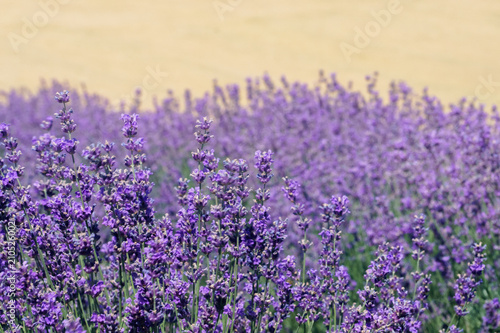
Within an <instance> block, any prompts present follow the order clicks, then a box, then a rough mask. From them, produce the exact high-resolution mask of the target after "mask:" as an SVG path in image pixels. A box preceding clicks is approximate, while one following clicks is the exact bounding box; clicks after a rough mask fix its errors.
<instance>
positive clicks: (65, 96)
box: [54, 90, 69, 103]
mask: <svg viewBox="0 0 500 333" xmlns="http://www.w3.org/2000/svg"><path fill="white" fill-rule="evenodd" d="M54 99H55V100H56V101H57V102H58V103H68V102H69V91H67V90H63V91H61V92H57V93H56V95H55V97H54Z"/></svg>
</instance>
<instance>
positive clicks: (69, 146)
mask: <svg viewBox="0 0 500 333" xmlns="http://www.w3.org/2000/svg"><path fill="white" fill-rule="evenodd" d="M78 143H79V141H78V140H76V139H75V138H73V139H69V140H66V141H65V142H64V150H65V151H66V152H67V153H68V154H70V155H74V154H75V152H76V146H77V145H78Z"/></svg>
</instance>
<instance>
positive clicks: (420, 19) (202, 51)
mask: <svg viewBox="0 0 500 333" xmlns="http://www.w3.org/2000/svg"><path fill="white" fill-rule="evenodd" d="M55 1H59V2H55ZM390 1H397V0H384V1H381V0H370V1H368V0H356V1H354V0H350V1H347V0H345V1H344V0H343V1H340V0H301V1H299V0H221V1H212V0H151V1H137V0H136V1H129V0H42V1H27V0H0V4H1V14H0V15H1V25H0V36H1V38H0V61H1V62H0V89H10V88H12V87H20V86H26V87H28V88H30V89H35V88H37V87H38V86H39V84H40V79H41V78H46V79H51V78H56V79H59V80H66V81H67V82H69V83H70V84H71V85H73V86H80V85H81V84H82V83H85V85H86V86H87V89H88V90H89V91H91V92H100V93H102V94H104V95H105V96H107V97H109V98H110V99H111V100H112V101H114V102H116V101H118V100H119V99H120V98H127V96H130V95H131V94H132V92H133V91H134V89H135V88H136V87H140V86H142V87H143V90H144V91H145V92H144V93H145V95H146V96H145V97H146V99H148V100H150V99H151V96H153V95H158V96H160V97H163V96H165V94H166V93H165V92H166V90H168V89H172V90H174V92H175V93H176V95H181V94H182V93H183V90H184V89H185V88H188V87H189V88H191V89H192V90H193V91H194V93H195V94H200V93H202V92H204V91H205V90H209V89H211V85H212V80H213V79H218V81H219V82H220V83H231V82H238V83H242V82H244V79H245V78H246V77H247V76H259V75H261V74H263V73H264V72H265V71H268V72H269V74H270V75H271V76H272V77H274V78H279V77H280V76H281V75H282V74H286V75H287V76H288V77H289V78H290V79H300V80H302V81H305V82H310V83H313V82H314V81H315V80H316V78H317V73H318V70H319V69H324V70H325V72H327V73H330V72H336V73H337V74H338V77H339V79H340V81H341V82H344V83H347V82H348V81H353V83H354V87H355V88H359V89H364V76H365V75H366V74H370V73H372V72H373V71H379V73H380V83H381V88H383V90H384V92H385V91H387V84H388V83H389V81H390V80H393V79H394V80H405V81H407V83H408V84H410V85H411V86H413V87H414V88H416V89H417V90H418V91H420V90H421V89H422V88H423V87H424V86H428V87H429V89H430V92H431V93H433V94H436V95H438V96H439V97H441V98H442V99H443V100H444V101H446V102H450V101H456V100H457V99H459V98H460V97H462V96H467V97H474V96H475V95H476V97H477V98H478V99H479V100H480V101H481V102H484V103H487V104H488V105H490V104H492V103H496V104H500V1H499V0H481V1H477V0H476V1H473V0H443V1H437V0H400V6H401V8H402V10H401V12H400V13H399V14H395V15H391V21H390V23H389V24H388V25H387V26H386V27H381V29H380V31H379V32H378V33H377V34H374V36H373V37H371V38H370V44H369V45H368V46H366V47H364V48H360V50H359V51H360V53H359V54H354V55H353V56H352V59H351V61H350V62H349V61H348V60H347V59H346V57H345V56H344V55H343V53H342V51H341V49H340V45H341V43H349V44H351V45H353V46H356V44H355V43H354V37H355V28H356V27H359V28H360V29H364V28H365V26H366V25H367V24H369V25H370V21H374V17H373V16H372V14H371V12H372V11H380V10H383V9H387V7H388V5H389V2H390ZM43 3H56V4H57V7H58V8H53V9H54V10H53V12H50V13H49V14H52V16H53V17H50V15H48V14H46V10H44V9H42V7H41V4H43ZM221 4H225V5H226V9H231V10H227V11H225V12H223V13H220V12H218V11H217V9H216V5H221ZM44 17H45V18H48V20H46V21H44ZM34 20H38V21H36V22H34ZM27 21H28V22H30V23H37V24H38V25H39V27H36V29H37V30H36V31H35V33H33V31H31V32H30V31H28V33H26V31H25V32H24V34H23V26H26V25H27V24H28V25H29V24H30V23H26V22H27ZM25 30H26V28H25ZM375 32H376V31H375ZM13 36H15V38H18V37H19V38H24V39H22V43H20V44H18V45H17V52H16V50H15V49H16V45H15V43H12V41H10V40H9V39H12V38H14V37H13ZM19 38H18V40H19ZM154 68H158V69H159V70H160V71H161V72H162V73H168V76H167V77H165V76H163V75H162V76H160V77H159V79H158V80H157V81H153V80H151V78H147V76H148V75H149V70H151V69H154ZM488 77H490V80H492V81H493V82H494V84H493V85H491V86H489V87H484V84H482V83H481V82H482V79H481V78H483V79H484V80H488ZM145 79H146V81H144V80H145ZM143 82H146V84H145V85H144V84H143ZM481 85H483V87H479V86H481ZM478 87H479V88H478ZM488 89H489V90H488ZM146 104H150V103H146Z"/></svg>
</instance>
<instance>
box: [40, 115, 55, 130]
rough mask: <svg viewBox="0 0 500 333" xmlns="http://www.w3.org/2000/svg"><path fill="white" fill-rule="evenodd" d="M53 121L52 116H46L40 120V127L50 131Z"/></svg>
mask: <svg viewBox="0 0 500 333" xmlns="http://www.w3.org/2000/svg"><path fill="white" fill-rule="evenodd" d="M53 123H54V118H52V117H47V118H45V120H42V122H41V123H40V127H41V128H42V129H44V130H46V131H50V130H51V128H52V124H53Z"/></svg>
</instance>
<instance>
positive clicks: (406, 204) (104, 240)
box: [0, 73, 500, 333]
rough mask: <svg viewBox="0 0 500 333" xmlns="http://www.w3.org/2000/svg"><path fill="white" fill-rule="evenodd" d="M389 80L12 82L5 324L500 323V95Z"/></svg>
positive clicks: (2, 96)
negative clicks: (130, 92)
mask: <svg viewBox="0 0 500 333" xmlns="http://www.w3.org/2000/svg"><path fill="white" fill-rule="evenodd" d="M376 81H377V76H376V75H373V76H368V77H367V78H366V89H365V90H364V91H356V90H353V89H352V88H351V87H350V86H349V85H347V86H346V85H344V84H342V83H340V82H339V81H338V80H337V78H336V76H335V75H334V74H332V75H326V74H323V73H321V75H320V79H319V81H318V82H319V83H318V84H317V85H315V86H311V85H307V84H304V83H302V82H288V81H287V79H286V78H285V77H283V78H282V79H281V81H279V82H278V81H272V80H271V78H270V77H268V76H266V75H264V76H263V77H258V78H249V79H248V80H247V84H246V85H242V86H239V85H228V86H225V87H221V86H217V85H215V86H214V89H213V91H212V92H211V93H207V94H205V95H203V96H195V95H192V94H191V93H190V92H189V91H186V93H185V94H184V96H175V95H174V94H170V95H168V96H167V97H165V98H163V99H162V100H161V102H158V103H156V104H155V106H154V108H153V109H152V110H148V109H144V108H143V107H142V106H141V95H140V93H138V95H137V96H136V101H135V102H134V103H132V104H127V105H125V104H124V105H122V107H121V109H116V107H114V106H112V105H111V104H110V103H109V101H108V100H107V99H106V96H105V94H103V95H95V94H89V93H85V92H83V93H82V92H78V91H77V90H74V89H72V87H68V86H62V85H61V84H60V83H57V82H53V83H51V84H46V85H44V86H42V88H40V89H39V90H38V91H37V92H35V93H32V92H30V91H27V90H11V91H3V92H0V136H1V140H2V144H1V145H0V171H1V173H0V177H1V183H0V186H1V187H0V217H1V219H0V221H1V224H2V227H1V229H0V281H1V285H0V288H1V293H0V301H1V303H2V305H1V306H0V332H37V333H38V332H40V333H41V332H155V333H159V332H162V333H170V332H193V333H195V332H217V333H227V332H252V333H254V332H300V333H302V332H304V333H310V332H329V333H333V332H342V333H350V332H352V333H354V332H356V333H361V332H411V333H416V332H446V333H447V332H450V333H456V332H482V333H486V332H500V301H499V297H500V290H499V286H500V281H499V279H500V273H499V270H500V267H499V266H500V237H499V236H500V215H499V213H500V203H499V202H498V199H497V196H498V195H499V194H500V174H499V170H500V156H499V153H500V115H499V113H498V110H497V108H496V107H492V108H488V109H486V108H485V106H483V105H482V104H479V103H477V102H476V101H471V100H466V99H465V98H464V99H462V100H460V101H457V102H456V103H455V104H452V105H444V104H443V103H441V101H440V99H439V98H438V97H434V96H431V95H429V94H428V93H427V92H426V91H423V92H421V91H414V90H413V89H412V88H411V87H409V86H408V85H406V84H405V83H396V82H395V83H393V84H391V85H390V87H385V86H384V87H377V86H376ZM66 89H67V90H69V91H70V92H69V93H68V92H67V91H66ZM193 134H194V135H193Z"/></svg>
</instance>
